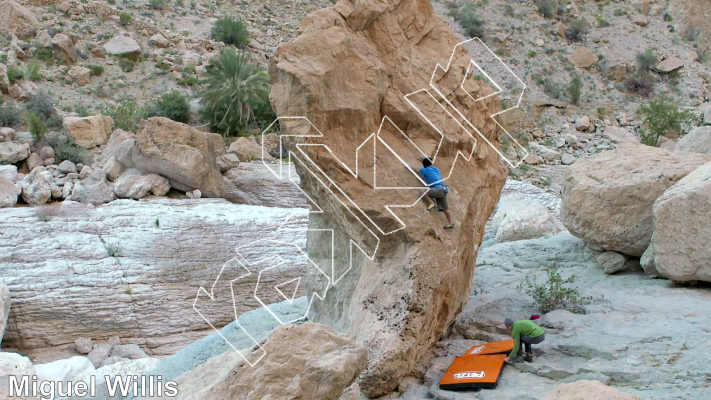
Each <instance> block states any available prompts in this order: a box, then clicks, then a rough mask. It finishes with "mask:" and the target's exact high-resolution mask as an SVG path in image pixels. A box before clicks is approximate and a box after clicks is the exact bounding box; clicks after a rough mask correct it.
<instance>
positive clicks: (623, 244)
mask: <svg viewBox="0 0 711 400" xmlns="http://www.w3.org/2000/svg"><path fill="white" fill-rule="evenodd" d="M708 160H709V157H707V156H704V155H701V154H680V153H673V152H670V151H668V150H664V149H659V148H655V147H650V146H644V145H641V144H632V143H622V144H620V146H619V147H617V149H615V150H611V151H606V152H603V153H599V154H596V155H593V156H591V157H587V158H582V159H578V161H577V162H576V163H575V164H573V165H572V166H571V167H570V169H569V171H568V174H567V175H566V178H565V181H564V183H563V193H562V195H563V202H562V205H561V215H562V221H563V224H564V225H565V227H566V228H568V230H569V231H570V233H572V234H573V235H575V236H578V237H580V238H582V239H583V240H585V241H587V242H589V243H591V244H593V245H596V246H600V247H601V248H603V249H605V250H612V251H616V252H619V253H623V254H628V255H631V256H641V255H642V253H644V251H645V250H646V249H647V246H649V243H650V240H651V237H652V206H653V204H654V201H655V200H656V199H657V197H659V196H661V194H662V193H664V191H665V190H667V189H668V188H669V187H670V186H672V185H673V184H674V183H676V182H677V181H678V180H679V179H681V178H683V177H684V176H686V175H687V174H688V173H689V172H691V171H693V170H694V169H696V168H697V167H698V166H700V165H702V164H704V163H706V162H708Z"/></svg>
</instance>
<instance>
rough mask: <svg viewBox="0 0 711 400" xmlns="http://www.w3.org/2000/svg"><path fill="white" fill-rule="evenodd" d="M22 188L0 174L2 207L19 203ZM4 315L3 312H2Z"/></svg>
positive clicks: (0, 200) (0, 202)
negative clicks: (18, 198) (18, 197)
mask: <svg viewBox="0 0 711 400" xmlns="http://www.w3.org/2000/svg"><path fill="white" fill-rule="evenodd" d="M21 192H22V190H20V189H19V188H18V187H17V186H15V184H14V183H13V182H12V181H10V180H7V179H5V178H4V177H2V176H0V208H3V207H14V206H15V204H17V196H19V195H20V193H21ZM0 317H2V314H0Z"/></svg>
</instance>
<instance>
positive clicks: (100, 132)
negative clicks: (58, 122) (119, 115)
mask: <svg viewBox="0 0 711 400" xmlns="http://www.w3.org/2000/svg"><path fill="white" fill-rule="evenodd" d="M113 126H114V120H113V119H112V118H111V117H109V116H107V115H94V116H91V117H66V118H64V127H65V128H67V131H68V132H69V134H70V135H71V137H72V139H74V143H76V144H77V145H79V146H84V147H96V146H99V145H102V144H106V142H107V141H108V140H109V136H110V135H111V130H112V129H113Z"/></svg>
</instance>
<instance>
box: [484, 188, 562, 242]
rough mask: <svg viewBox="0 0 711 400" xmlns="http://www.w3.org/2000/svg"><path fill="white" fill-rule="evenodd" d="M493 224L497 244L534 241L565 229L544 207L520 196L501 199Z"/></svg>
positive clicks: (511, 195) (510, 195)
mask: <svg viewBox="0 0 711 400" xmlns="http://www.w3.org/2000/svg"><path fill="white" fill-rule="evenodd" d="M493 222H494V230H495V235H496V241H497V242H499V243H501V242H510V241H514V240H525V239H535V238H539V237H542V236H546V235H550V234H553V233H558V232H560V231H562V230H564V229H565V227H564V226H563V224H562V223H561V222H560V221H558V218H556V217H555V216H554V215H553V214H552V213H551V212H550V211H549V210H548V208H547V207H546V206H544V205H543V204H541V203H540V202H539V201H536V200H535V199H530V198H527V197H525V196H524V195H520V194H509V195H506V196H503V197H501V199H500V200H499V205H498V206H497V208H496V213H494V217H493Z"/></svg>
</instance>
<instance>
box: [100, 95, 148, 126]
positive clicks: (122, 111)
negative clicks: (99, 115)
mask: <svg viewBox="0 0 711 400" xmlns="http://www.w3.org/2000/svg"><path fill="white" fill-rule="evenodd" d="M104 114H105V115H108V116H110V117H111V118H113V120H114V126H115V127H116V129H123V130H125V131H133V132H135V131H136V130H138V126H139V124H140V123H141V120H142V119H143V118H144V116H145V115H144V113H143V111H142V110H141V109H140V107H138V105H137V104H136V102H135V101H133V100H131V99H124V100H122V101H121V102H119V104H118V105H117V106H116V107H114V108H109V109H106V110H104Z"/></svg>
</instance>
